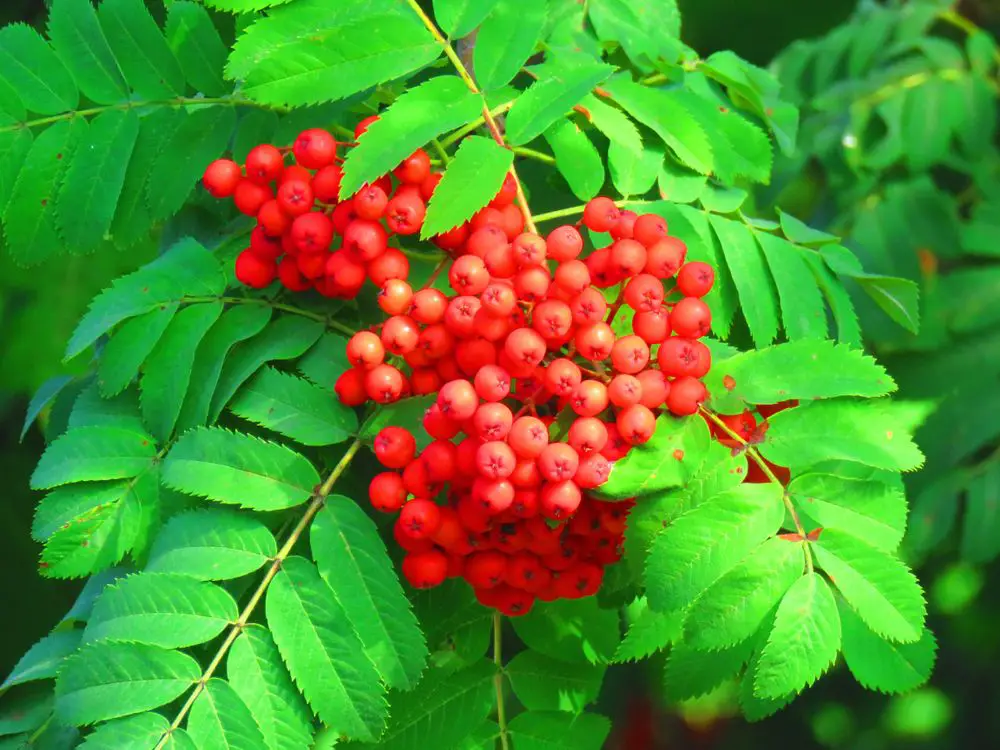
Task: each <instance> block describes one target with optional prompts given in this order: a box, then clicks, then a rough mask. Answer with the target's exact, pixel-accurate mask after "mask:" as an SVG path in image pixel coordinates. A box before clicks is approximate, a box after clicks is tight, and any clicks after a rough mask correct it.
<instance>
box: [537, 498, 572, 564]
mask: <svg viewBox="0 0 1000 750" xmlns="http://www.w3.org/2000/svg"><path fill="white" fill-rule="evenodd" d="M582 499H583V495H582V494H581V493H580V488H579V487H578V486H577V485H576V483H575V482H573V481H572V480H569V479H567V480H565V481H562V482H547V483H546V484H545V486H544V487H542V493H541V495H540V502H539V508H540V509H541V511H542V515H544V516H545V517H546V518H550V519H552V520H555V521H559V520H562V519H565V518H569V517H570V516H571V515H573V513H574V512H576V509H577V508H579V507H580V501H581V500H582ZM550 567H551V566H550Z"/></svg>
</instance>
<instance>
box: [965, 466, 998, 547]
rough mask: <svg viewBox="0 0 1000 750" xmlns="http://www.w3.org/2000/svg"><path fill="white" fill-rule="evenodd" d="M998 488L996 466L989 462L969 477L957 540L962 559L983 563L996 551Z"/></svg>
mask: <svg viewBox="0 0 1000 750" xmlns="http://www.w3.org/2000/svg"><path fill="white" fill-rule="evenodd" d="M998 489H1000V469H998V468H997V467H996V466H994V465H992V464H985V465H984V466H983V467H981V470H980V471H977V472H976V473H975V474H974V475H973V476H972V477H970V478H969V482H968V486H967V487H966V494H965V520H964V523H963V524H962V540H961V550H962V557H963V559H965V560H968V561H970V562H975V563H985V562H990V561H992V560H993V559H994V558H995V557H996V556H997V554H998V553H1000V539H998V537H1000V534H998V526H1000V523H998V522H1000V519H998V516H997V510H998V504H1000V503H998V501H1000V493H998Z"/></svg>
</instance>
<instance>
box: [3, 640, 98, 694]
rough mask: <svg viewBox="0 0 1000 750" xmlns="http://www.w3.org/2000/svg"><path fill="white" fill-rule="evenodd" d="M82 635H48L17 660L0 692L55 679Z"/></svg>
mask: <svg viewBox="0 0 1000 750" xmlns="http://www.w3.org/2000/svg"><path fill="white" fill-rule="evenodd" d="M82 635H83V632H82V631H80V630H57V631H54V632H52V633H49V634H48V635H47V636H45V637H44V638H42V640H40V641H39V642H38V643H36V644H35V645H34V646H32V647H31V648H30V649H28V652H27V653H26V654H25V655H24V656H22V657H21V658H20V659H19V660H18V662H17V664H15V665H14V669H12V670H11V672H10V674H9V675H7V679H6V680H4V681H3V684H0V690H6V689H7V688H9V687H13V686H14V685H20V684H22V683H25V682H33V681H35V680H48V679H51V678H53V677H55V676H56V674H57V673H58V671H59V668H60V666H61V665H62V663H63V661H64V660H65V659H66V657H67V656H69V655H70V654H72V653H74V652H75V651H76V650H77V648H78V647H79V645H80V638H81V636H82Z"/></svg>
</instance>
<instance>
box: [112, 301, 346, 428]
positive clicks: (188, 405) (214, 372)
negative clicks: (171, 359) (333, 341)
mask: <svg viewBox="0 0 1000 750" xmlns="http://www.w3.org/2000/svg"><path fill="white" fill-rule="evenodd" d="M270 320H271V309H270V308H269V307H264V306H258V305H237V306H235V307H231V308H230V309H228V310H226V311H225V312H224V313H222V317H220V318H219V319H218V320H217V321H216V322H215V325H213V326H212V327H211V329H209V331H208V333H207V334H205V338H203V339H202V340H201V344H200V345H199V346H198V352H197V354H195V358H194V364H193V365H192V366H191V382H192V383H198V387H197V388H190V389H188V393H187V396H186V397H185V398H184V405H183V406H182V407H181V413H180V416H179V417H178V418H177V432H178V433H183V432H185V431H187V430H188V429H189V428H191V427H203V426H204V425H206V424H207V423H208V421H209V411H210V407H211V403H212V396H213V395H214V393H215V390H216V386H217V385H218V383H219V378H220V377H221V375H222V372H223V367H224V365H225V364H226V360H227V359H228V357H229V353H230V352H231V351H233V347H235V346H236V345H237V344H238V343H240V342H241V341H245V340H247V339H251V338H253V337H254V336H256V335H257V334H258V333H260V332H261V331H263V330H264V326H266V325H267V324H268V322H269V321H270ZM345 345H346V342H345ZM105 356H107V355H105ZM344 356H345V357H346V356H347V355H346V354H345V355H344ZM240 382H242V381H240ZM236 387H237V388H238V387H239V384H237V385H236ZM331 387H332V386H331ZM231 395H232V394H230V396H231Z"/></svg>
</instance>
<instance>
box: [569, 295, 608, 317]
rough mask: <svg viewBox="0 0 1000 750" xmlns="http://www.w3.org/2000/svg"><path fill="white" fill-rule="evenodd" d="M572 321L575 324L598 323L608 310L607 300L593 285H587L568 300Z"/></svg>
mask: <svg viewBox="0 0 1000 750" xmlns="http://www.w3.org/2000/svg"><path fill="white" fill-rule="evenodd" d="M570 310H571V311H572V313H573V322H574V323H576V324H577V325H581V326H583V325H588V324H591V323H599V322H601V321H603V320H604V316H605V315H606V314H607V312H608V301H607V300H606V299H604V295H603V294H601V293H600V292H599V291H597V290H596V289H594V288H593V287H587V288H586V289H584V290H583V291H582V292H580V293H579V294H578V295H576V296H575V297H574V298H573V300H572V301H571V302H570Z"/></svg>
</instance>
